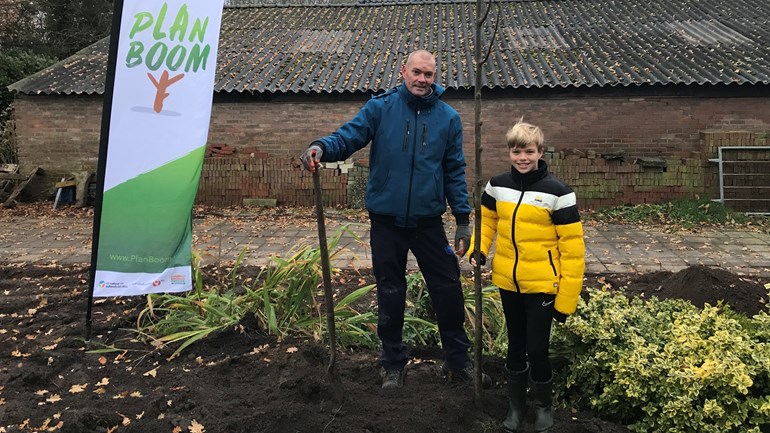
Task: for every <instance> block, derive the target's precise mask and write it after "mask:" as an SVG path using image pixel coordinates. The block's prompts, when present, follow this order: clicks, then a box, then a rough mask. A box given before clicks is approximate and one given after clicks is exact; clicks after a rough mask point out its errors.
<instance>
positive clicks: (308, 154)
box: [299, 143, 324, 173]
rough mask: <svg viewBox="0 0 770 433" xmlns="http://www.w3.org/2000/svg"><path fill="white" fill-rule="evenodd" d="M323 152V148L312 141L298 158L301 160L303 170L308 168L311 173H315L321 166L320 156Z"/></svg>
mask: <svg viewBox="0 0 770 433" xmlns="http://www.w3.org/2000/svg"><path fill="white" fill-rule="evenodd" d="M323 154H324V150H323V148H322V147H321V146H320V145H319V144H317V143H313V144H311V145H310V147H308V148H307V150H305V152H304V153H303V154H302V155H301V156H300V157H299V160H300V161H302V165H303V166H305V170H308V171H309V172H311V173H317V172H318V170H319V169H320V168H321V157H322V156H323Z"/></svg>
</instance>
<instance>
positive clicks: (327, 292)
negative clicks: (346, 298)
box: [313, 168, 337, 375]
mask: <svg viewBox="0 0 770 433" xmlns="http://www.w3.org/2000/svg"><path fill="white" fill-rule="evenodd" d="M313 190H314V195H315V211H316V219H317V221H318V242H319V244H320V248H321V269H322V270H323V280H324V301H325V302H326V329H327V331H328V332H329V346H330V347H331V354H330V356H329V367H328V371H329V373H330V374H332V375H334V365H335V363H336V361H337V335H336V332H335V326H334V298H333V297H332V277H331V270H330V263H329V246H328V244H327V243H326V222H325V220H324V208H323V197H322V195H321V178H320V175H319V174H318V168H316V170H315V171H314V172H313Z"/></svg>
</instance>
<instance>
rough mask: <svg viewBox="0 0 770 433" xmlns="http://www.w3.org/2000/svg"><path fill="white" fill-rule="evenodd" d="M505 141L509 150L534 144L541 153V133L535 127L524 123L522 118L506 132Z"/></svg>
mask: <svg viewBox="0 0 770 433" xmlns="http://www.w3.org/2000/svg"><path fill="white" fill-rule="evenodd" d="M505 139H506V141H507V142H508V148H509V149H513V148H516V147H519V148H521V147H527V146H529V145H530V144H533V143H534V144H535V145H537V150H538V151H540V152H542V151H543V140H544V138H543V131H542V130H541V129H540V128H538V127H537V126H535V125H532V124H529V123H526V122H524V118H523V117H522V118H521V119H519V121H518V122H516V124H515V125H513V127H511V129H509V130H508V133H507V134H505Z"/></svg>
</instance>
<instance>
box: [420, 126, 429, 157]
mask: <svg viewBox="0 0 770 433" xmlns="http://www.w3.org/2000/svg"><path fill="white" fill-rule="evenodd" d="M427 133H428V124H427V123H423V124H422V147H421V151H422V152H425V148H426V147H427V145H426V143H425V136H426V135H427Z"/></svg>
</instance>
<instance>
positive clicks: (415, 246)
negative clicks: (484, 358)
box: [370, 221, 472, 370]
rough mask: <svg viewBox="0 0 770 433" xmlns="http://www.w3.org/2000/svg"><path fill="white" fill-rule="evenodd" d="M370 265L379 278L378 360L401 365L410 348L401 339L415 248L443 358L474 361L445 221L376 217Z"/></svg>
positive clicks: (457, 363) (452, 362) (458, 364)
mask: <svg viewBox="0 0 770 433" xmlns="http://www.w3.org/2000/svg"><path fill="white" fill-rule="evenodd" d="M370 242H371V247H372V266H373V268H374V277H375V279H376V281H377V303H378V319H377V335H378V336H379V337H380V341H381V343H382V353H381V355H380V360H381V363H382V367H383V368H385V369H386V370H400V369H403V368H404V366H405V365H406V363H407V360H408V359H407V358H408V351H407V348H406V345H405V344H404V341H403V339H402V331H403V327H404V308H405V306H406V262H407V254H408V252H409V251H410V250H411V251H412V254H414V257H415V258H416V259H417V264H418V265H419V267H420V271H421V272H422V275H423V277H424V278H425V282H426V284H427V286H428V293H429V295H430V298H431V303H432V305H433V310H434V312H435V313H436V319H437V321H438V328H439V333H440V336H441V345H442V347H443V349H444V359H445V361H446V364H447V366H448V367H449V368H452V369H461V368H465V367H469V366H471V365H472V363H471V360H470V357H469V355H468V348H469V347H470V342H469V341H468V336H467V335H466V334H465V328H463V322H464V321H465V311H464V307H463V294H462V287H461V284H460V266H459V264H458V262H457V256H455V254H454V251H453V250H452V248H451V247H450V245H449V242H448V241H447V237H446V233H445V232H444V227H443V226H442V225H437V226H431V227H420V228H411V229H410V228H401V227H396V226H394V225H392V224H388V223H386V222H381V221H372V227H371V241H370Z"/></svg>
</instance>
